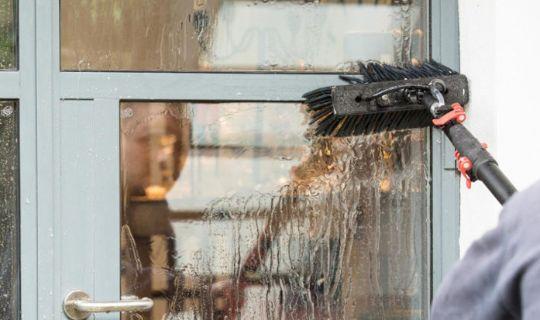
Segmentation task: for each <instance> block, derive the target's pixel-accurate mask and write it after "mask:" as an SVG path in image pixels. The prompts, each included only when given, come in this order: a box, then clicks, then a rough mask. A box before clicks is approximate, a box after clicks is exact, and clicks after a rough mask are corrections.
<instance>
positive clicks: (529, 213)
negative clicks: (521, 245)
mask: <svg viewBox="0 0 540 320" xmlns="http://www.w3.org/2000/svg"><path fill="white" fill-rule="evenodd" d="M500 224H501V225H503V226H504V231H505V232H506V233H507V234H511V235H513V236H514V237H517V238H519V241H520V242H523V241H526V242H528V241H531V242H535V243H536V244H537V243H540V231H539V230H540V181H538V182H536V183H535V184H533V185H532V186H530V187H529V188H527V189H525V190H523V191H521V192H518V193H516V194H514V195H513V196H512V197H511V198H510V200H509V201H508V202H507V203H506V204H505V205H504V208H503V211H502V213H501V217H500Z"/></svg>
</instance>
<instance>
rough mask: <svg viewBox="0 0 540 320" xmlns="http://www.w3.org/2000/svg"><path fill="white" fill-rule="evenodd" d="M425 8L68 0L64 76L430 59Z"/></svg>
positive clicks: (412, 4) (325, 1) (270, 0)
mask: <svg viewBox="0 0 540 320" xmlns="http://www.w3.org/2000/svg"><path fill="white" fill-rule="evenodd" d="M426 3H427V0H417V1H411V0H370V1H369V0H315V1H313V0H190V1H186V0H159V1H158V0H109V1H103V0H87V1H76V0H63V1H61V44H62V45H61V59H62V62H61V66H62V69H63V70H101V71H103V70H135V71H142V70H144V71H257V70H259V71H271V70H277V71H294V72H315V71H316V72H332V71H344V70H349V69H351V63H350V62H351V61H357V60H367V59H377V60H382V61H385V62H393V61H398V62H401V61H410V60H411V58H421V56H422V55H423V54H424V53H425V52H426V41H427V33H426V28H427V21H428V20H427V4H426Z"/></svg>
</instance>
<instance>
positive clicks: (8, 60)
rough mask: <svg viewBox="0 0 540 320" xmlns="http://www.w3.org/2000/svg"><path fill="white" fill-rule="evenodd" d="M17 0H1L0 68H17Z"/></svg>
mask: <svg viewBox="0 0 540 320" xmlns="http://www.w3.org/2000/svg"><path fill="white" fill-rule="evenodd" d="M15 4H16V1H15V0H0V69H3V70H10V69H15V68H17V47H16V44H17V30H16V21H17V20H16V18H15V17H16V14H15V12H16V10H15V8H16V6H15Z"/></svg>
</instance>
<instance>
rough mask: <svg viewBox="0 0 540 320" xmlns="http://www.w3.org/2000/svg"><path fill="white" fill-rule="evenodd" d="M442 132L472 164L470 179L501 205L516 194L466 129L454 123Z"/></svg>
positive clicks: (495, 163) (497, 167)
mask: <svg viewBox="0 0 540 320" xmlns="http://www.w3.org/2000/svg"><path fill="white" fill-rule="evenodd" d="M443 131H444V133H445V134H446V136H447V137H448V138H449V139H450V141H451V142H452V144H453V145H454V147H455V148H456V150H457V151H458V152H459V154H460V155H461V156H464V157H467V158H469V160H471V162H472V164H473V166H472V170H471V172H470V174H471V178H472V179H473V180H475V179H478V180H480V181H482V182H483V183H484V184H485V185H486V187H487V188H488V189H489V191H491V193H492V194H493V195H494V196H495V198H497V200H498V201H499V202H500V203H501V204H504V203H505V202H506V201H507V200H508V199H510V197H511V196H512V195H513V194H514V193H515V192H516V188H515V187H514V186H513V185H512V183H511V182H510V180H508V178H507V177H506V176H505V175H504V173H503V172H502V171H501V170H500V169H499V165H498V164H497V161H495V159H494V158H493V156H491V154H490V153H489V152H487V150H486V149H485V148H484V147H482V145H481V144H480V142H479V141H478V139H476V138H475V137H474V136H473V135H472V134H471V133H470V132H469V130H467V128H465V127H464V126H462V125H461V124H459V123H456V122H451V123H448V124H447V125H446V126H445V127H444V128H443Z"/></svg>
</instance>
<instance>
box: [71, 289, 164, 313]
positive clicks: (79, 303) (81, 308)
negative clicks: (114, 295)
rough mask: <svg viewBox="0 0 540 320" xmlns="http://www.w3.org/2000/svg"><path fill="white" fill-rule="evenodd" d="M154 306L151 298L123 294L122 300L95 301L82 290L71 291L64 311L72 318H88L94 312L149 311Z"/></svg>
mask: <svg viewBox="0 0 540 320" xmlns="http://www.w3.org/2000/svg"><path fill="white" fill-rule="evenodd" d="M153 306H154V301H152V300H151V299H149V298H142V299H139V298H138V297H136V296H122V298H121V299H120V301H108V302H94V301H92V300H90V296H89V295H88V294H87V293H86V292H84V291H80V290H76V291H71V292H70V293H68V294H67V295H66V297H65V298H64V312H65V314H66V316H67V317H68V318H70V319H72V320H83V319H86V318H88V317H89V316H90V315H91V314H92V313H101V312H138V311H147V310H150V309H152V307H153Z"/></svg>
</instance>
